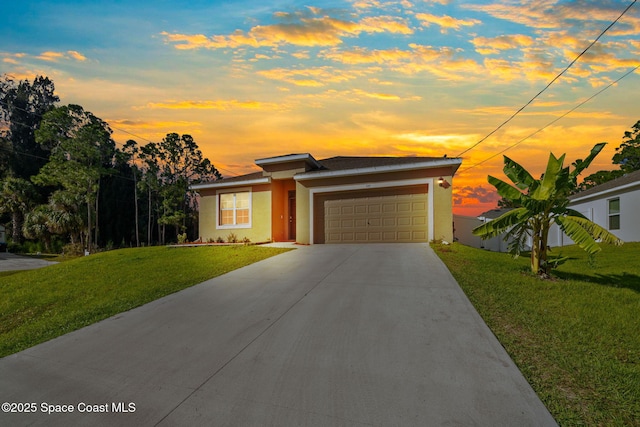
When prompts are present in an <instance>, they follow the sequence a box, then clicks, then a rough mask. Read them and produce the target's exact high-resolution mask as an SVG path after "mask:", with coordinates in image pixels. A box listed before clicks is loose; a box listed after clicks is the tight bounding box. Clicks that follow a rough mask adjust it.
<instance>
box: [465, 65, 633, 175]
mask: <svg viewBox="0 0 640 427" xmlns="http://www.w3.org/2000/svg"><path fill="white" fill-rule="evenodd" d="M639 68H640V65H637V66H635V67H634V68H632V69H631V70H629V71H627V72H626V73H625V74H623V75H622V76H621V77H620V78H618V79H617V80H615V81H613V82H611V83H609V84H608V85H607V86H605V87H604V88H603V89H601V90H599V91H598V92H596V93H594V94H593V95H591V96H590V97H589V98H587V99H585V100H584V101H582V102H581V103H579V104H578V105H576V106H575V107H573V108H572V109H570V110H569V111H567V112H566V113H564V114H563V115H561V116H560V117H557V118H555V119H554V120H552V121H551V122H549V123H547V124H546V125H544V126H543V127H541V128H540V129H538V130H536V131H535V132H533V133H532V134H530V135H529V136H526V137H524V138H522V139H521V140H520V141H518V142H516V143H514V144H511V145H510V146H508V147H507V148H505V149H504V150H502V151H500V152H498V153H496V154H493V155H491V156H489V157H487V158H486V159H484V160H482V161H481V162H479V163H476V164H474V165H471V166H469V167H468V168H464V169H461V170H459V171H458V172H459V173H462V172H466V171H468V170H470V169H473V168H475V167H477V166H480V165H481V164H484V163H486V162H488V161H489V160H491V159H493V158H494V157H496V156H499V155H500V154H502V153H504V152H506V151H508V150H510V149H512V148H513V147H515V146H516V145H519V144H521V143H523V142H524V141H526V140H527V139H529V138H531V137H532V136H534V135H537V134H538V133H540V132H542V131H543V130H545V129H546V128H548V127H549V126H551V125H553V124H554V123H556V122H557V121H559V120H560V119H563V118H564V117H566V116H568V115H569V114H571V113H573V112H574V111H575V110H577V109H578V108H580V107H582V106H583V105H584V104H586V103H587V102H589V101H591V100H592V99H593V98H595V97H596V96H598V95H600V94H601V93H602V92H604V91H605V90H607V89H609V88H610V87H611V86H613V85H615V84H616V83H618V82H619V81H620V80H622V79H624V78H625V77H627V76H628V75H630V74H633V73H634V72H635V71H636V70H638V69H639Z"/></svg>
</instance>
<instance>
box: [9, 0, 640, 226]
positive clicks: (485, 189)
mask: <svg viewBox="0 0 640 427" xmlns="http://www.w3.org/2000/svg"><path fill="white" fill-rule="evenodd" d="M632 2H633V1H632V0H625V1H622V0H615V1H613V0H612V1H609V0H597V1H587V0H583V1H580V0H578V1H560V0H532V1H517V0H498V1H478V0H465V1H454V0H450V1H449V0H405V1H384V0H379V1H378V0H351V1H349V0H343V1H341V0H307V1H305V2H300V1H298V0H290V1H281V0H276V1H270V2H261V1H255V0H240V1H200V0H191V1H189V2H172V1H165V0H155V1H105V2H95V1H77V0H67V1H55V0H53V1H52V0H49V1H32V0H21V1H15V2H7V3H6V4H4V5H3V7H2V14H0V74H3V73H6V74H9V75H10V76H12V77H13V78H14V79H15V80H20V79H24V78H29V79H32V78H33V77H34V76H36V75H46V76H48V77H50V78H51V79H52V80H53V81H54V83H55V85H56V92H57V94H58V95H59V96H60V98H61V104H79V105H81V106H83V107H84V108H85V109H86V110H89V111H91V112H92V113H94V114H95V115H96V116H98V117H100V118H102V119H103V120H105V121H107V122H108V123H109V124H110V125H111V126H112V128H113V130H114V134H113V136H114V139H115V140H116V141H117V142H118V143H120V144H122V143H124V142H125V141H126V140H127V139H135V140H136V141H137V142H138V143H139V144H145V143H147V142H148V141H159V140H160V139H162V137H163V136H165V135H166V134H167V133H169V132H177V133H180V134H183V133H188V134H191V135H192V136H193V137H194V138H195V140H196V142H197V143H198V145H199V146H200V148H201V149H202V151H203V153H204V154H205V156H207V157H208V158H209V159H210V160H211V161H212V162H213V163H214V164H215V165H216V166H217V167H218V168H219V169H220V171H221V172H222V174H223V175H224V176H233V175H239V174H244V173H248V172H252V171H255V170H257V167H256V166H255V164H254V160H255V159H258V158H264V157H270V156H276V155H282V154H289V153H305V152H308V153H311V154H312V155H313V156H314V157H315V158H317V159H322V158H326V157H332V156H339V155H342V156H382V155H384V156H416V155H417V156H443V155H445V154H446V155H448V156H449V157H455V156H458V155H460V154H462V153H464V154H462V158H463V163H462V166H461V167H460V169H459V171H458V173H457V174H456V176H455V177H454V180H453V184H454V212H456V213H459V214H463V215H477V214H479V213H480V212H483V211H484V210H487V209H490V208H493V207H495V206H496V202H497V199H498V197H497V195H496V194H495V192H494V191H493V190H494V189H493V187H492V186H490V185H489V184H488V183H487V175H488V174H493V175H496V176H498V177H504V175H503V174H502V171H501V169H502V154H500V153H501V152H502V151H503V150H505V149H508V148H509V147H511V148H510V149H508V151H506V152H504V154H505V155H508V156H509V157H511V158H513V159H514V160H516V161H517V162H519V163H521V164H522V165H523V166H525V167H526V168H527V169H529V170H530V171H531V172H532V173H534V175H535V174H540V173H541V172H542V171H543V167H544V165H545V164H546V161H547V158H548V155H549V152H550V151H553V152H554V153H555V154H557V155H560V154H563V153H567V160H568V162H571V161H573V160H575V159H577V158H584V157H585V156H586V155H587V153H588V152H589V150H590V149H591V147H593V145H595V144H596V143H599V142H602V141H606V142H609V144H608V146H607V148H606V149H605V150H604V151H603V152H602V153H601V154H600V156H599V157H598V158H597V159H596V161H595V162H594V164H593V165H592V167H591V168H590V169H589V170H588V171H587V173H591V172H594V171H596V170H600V169H614V168H617V166H614V165H612V164H611V157H612V156H613V154H614V153H615V151H614V149H615V148H616V147H617V146H619V145H620V143H621V141H622V136H623V134H624V132H625V131H626V130H629V129H630V128H631V126H632V125H633V124H634V123H636V121H638V120H639V119H640V108H639V106H640V102H639V101H638V100H639V98H640V70H639V71H636V72H633V73H631V74H629V75H627V76H626V77H624V78H622V80H620V81H619V82H618V83H616V84H614V85H611V84H612V83H613V82H615V81H616V80H618V79H620V78H621V77H623V75H625V74H626V73H628V72H630V71H631V70H633V68H634V67H637V66H638V65H640V5H637V4H634V5H633V6H632V7H631V8H630V9H629V11H628V12H627V13H626V14H625V15H624V16H623V17H622V18H620V20H619V21H618V22H617V23H616V24H615V25H614V26H613V27H611V28H610V29H609V30H608V31H607V32H606V33H605V34H604V35H603V36H602V38H601V39H600V40H599V41H598V42H597V43H596V44H595V45H594V46H593V47H591V48H590V49H589V50H588V51H587V52H586V53H585V54H584V55H583V56H582V57H581V58H580V59H579V60H578V61H577V62H576V63H575V64H574V65H573V66H572V67H571V68H570V69H569V70H568V71H567V72H566V73H565V74H564V75H563V76H562V77H560V78H559V79H558V80H557V81H556V82H555V83H554V84H553V85H552V86H551V87H549V89H547V90H546V91H545V92H544V93H542V94H541V95H540V96H539V97H538V98H537V99H536V100H535V101H534V102H533V103H532V104H531V105H529V106H527V108H525V109H524V110H523V111H522V112H521V113H520V114H518V115H517V116H516V117H515V118H514V119H513V120H512V121H510V122H509V123H508V124H507V125H505V126H504V127H503V128H502V129H500V130H499V131H497V132H495V133H494V134H493V135H491V136H490V137H488V138H486V139H485V140H484V141H483V142H481V143H480V144H477V145H476V146H475V147H474V145H475V144H476V143H478V142H479V141H481V140H482V139H483V138H484V137H485V136H487V135H488V134H489V133H490V132H492V131H493V130H495V129H496V128H497V127H498V126H499V125H500V124H501V123H503V122H504V121H505V120H507V119H508V118H509V117H510V116H511V115H512V114H513V113H514V112H516V111H517V110H518V109H519V108H521V107H522V106H524V105H525V104H526V103H527V102H528V101H529V100H531V99H532V98H533V97H534V96H535V95H536V94H537V93H538V92H540V91H541V90H542V89H543V88H544V87H545V86H546V85H547V84H548V83H549V82H551V81H552V79H553V78H554V77H556V76H557V75H558V74H559V73H560V72H561V71H562V70H563V69H564V68H565V67H566V66H567V65H569V63H571V61H573V60H574V59H575V58H576V56H577V55H578V54H580V53H581V52H582V51H583V50H584V49H585V48H587V46H589V44H590V43H591V42H592V41H594V40H595V39H596V37H598V35H600V33H601V32H602V31H603V30H604V29H605V28H607V26H609V25H610V24H611V23H612V22H613V21H614V20H615V19H616V18H618V17H619V16H620V14H621V13H622V12H623V11H624V10H625V8H626V7H627V6H628V5H629V4H631V3H632ZM609 85H611V86H609ZM608 86H609V87H608ZM607 87H608V88H607ZM603 89H604V91H603V92H602V93H600V94H599V95H597V96H596V97H595V98H593V99H591V100H590V101H588V102H586V103H584V104H583V105H581V106H580V107H578V108H577V109H575V111H573V112H571V113H569V114H567V113H568V112H569V111H570V110H572V109H574V108H576V107H577V106H578V105H579V104H581V103H583V102H585V101H587V100H588V99H589V98H590V97H592V96H593V95H595V94H596V93H598V92H599V91H602V90H603ZM565 114H566V116H564V117H562V116H563V115H565ZM527 137H528V138H527ZM470 147H473V149H471V150H469V151H467V150H468V149H469V148H470ZM487 159H488V160H487ZM505 179H506V178H505Z"/></svg>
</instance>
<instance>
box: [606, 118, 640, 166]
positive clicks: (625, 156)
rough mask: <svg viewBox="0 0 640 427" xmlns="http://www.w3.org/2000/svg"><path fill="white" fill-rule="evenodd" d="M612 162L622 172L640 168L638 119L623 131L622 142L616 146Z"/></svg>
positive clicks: (639, 128)
mask: <svg viewBox="0 0 640 427" xmlns="http://www.w3.org/2000/svg"><path fill="white" fill-rule="evenodd" d="M613 164H614V165H620V169H621V170H622V171H623V172H624V173H629V172H633V171H637V170H640V120H638V121H637V122H636V124H635V125H633V126H632V127H631V130H628V131H626V132H625V133H624V137H623V138H622V144H620V146H619V147H617V148H616V154H615V155H614V156H613Z"/></svg>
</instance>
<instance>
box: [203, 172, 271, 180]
mask: <svg viewBox="0 0 640 427" xmlns="http://www.w3.org/2000/svg"><path fill="white" fill-rule="evenodd" d="M262 177H263V175H262V171H259V172H251V173H248V174H246V175H238V176H231V177H229V178H223V179H219V180H217V181H212V182H213V183H217V182H236V181H250V180H253V179H258V178H262Z"/></svg>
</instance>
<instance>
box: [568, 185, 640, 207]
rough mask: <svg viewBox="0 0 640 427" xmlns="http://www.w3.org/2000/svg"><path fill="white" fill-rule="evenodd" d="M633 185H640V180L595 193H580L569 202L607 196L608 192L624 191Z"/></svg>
mask: <svg viewBox="0 0 640 427" xmlns="http://www.w3.org/2000/svg"><path fill="white" fill-rule="evenodd" d="M633 187H640V182H639V181H636V182H630V183H628V184H625V185H619V186H617V187H612V188H608V189H606V190H602V191H594V192H593V193H589V194H585V195H583V196H580V193H578V194H576V196H575V197H574V198H569V201H570V202H569V203H575V202H582V201H585V200H589V199H596V198H598V197H600V196H606V195H607V194H611V193H616V192H619V191H624V190H627V189H629V188H633Z"/></svg>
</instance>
